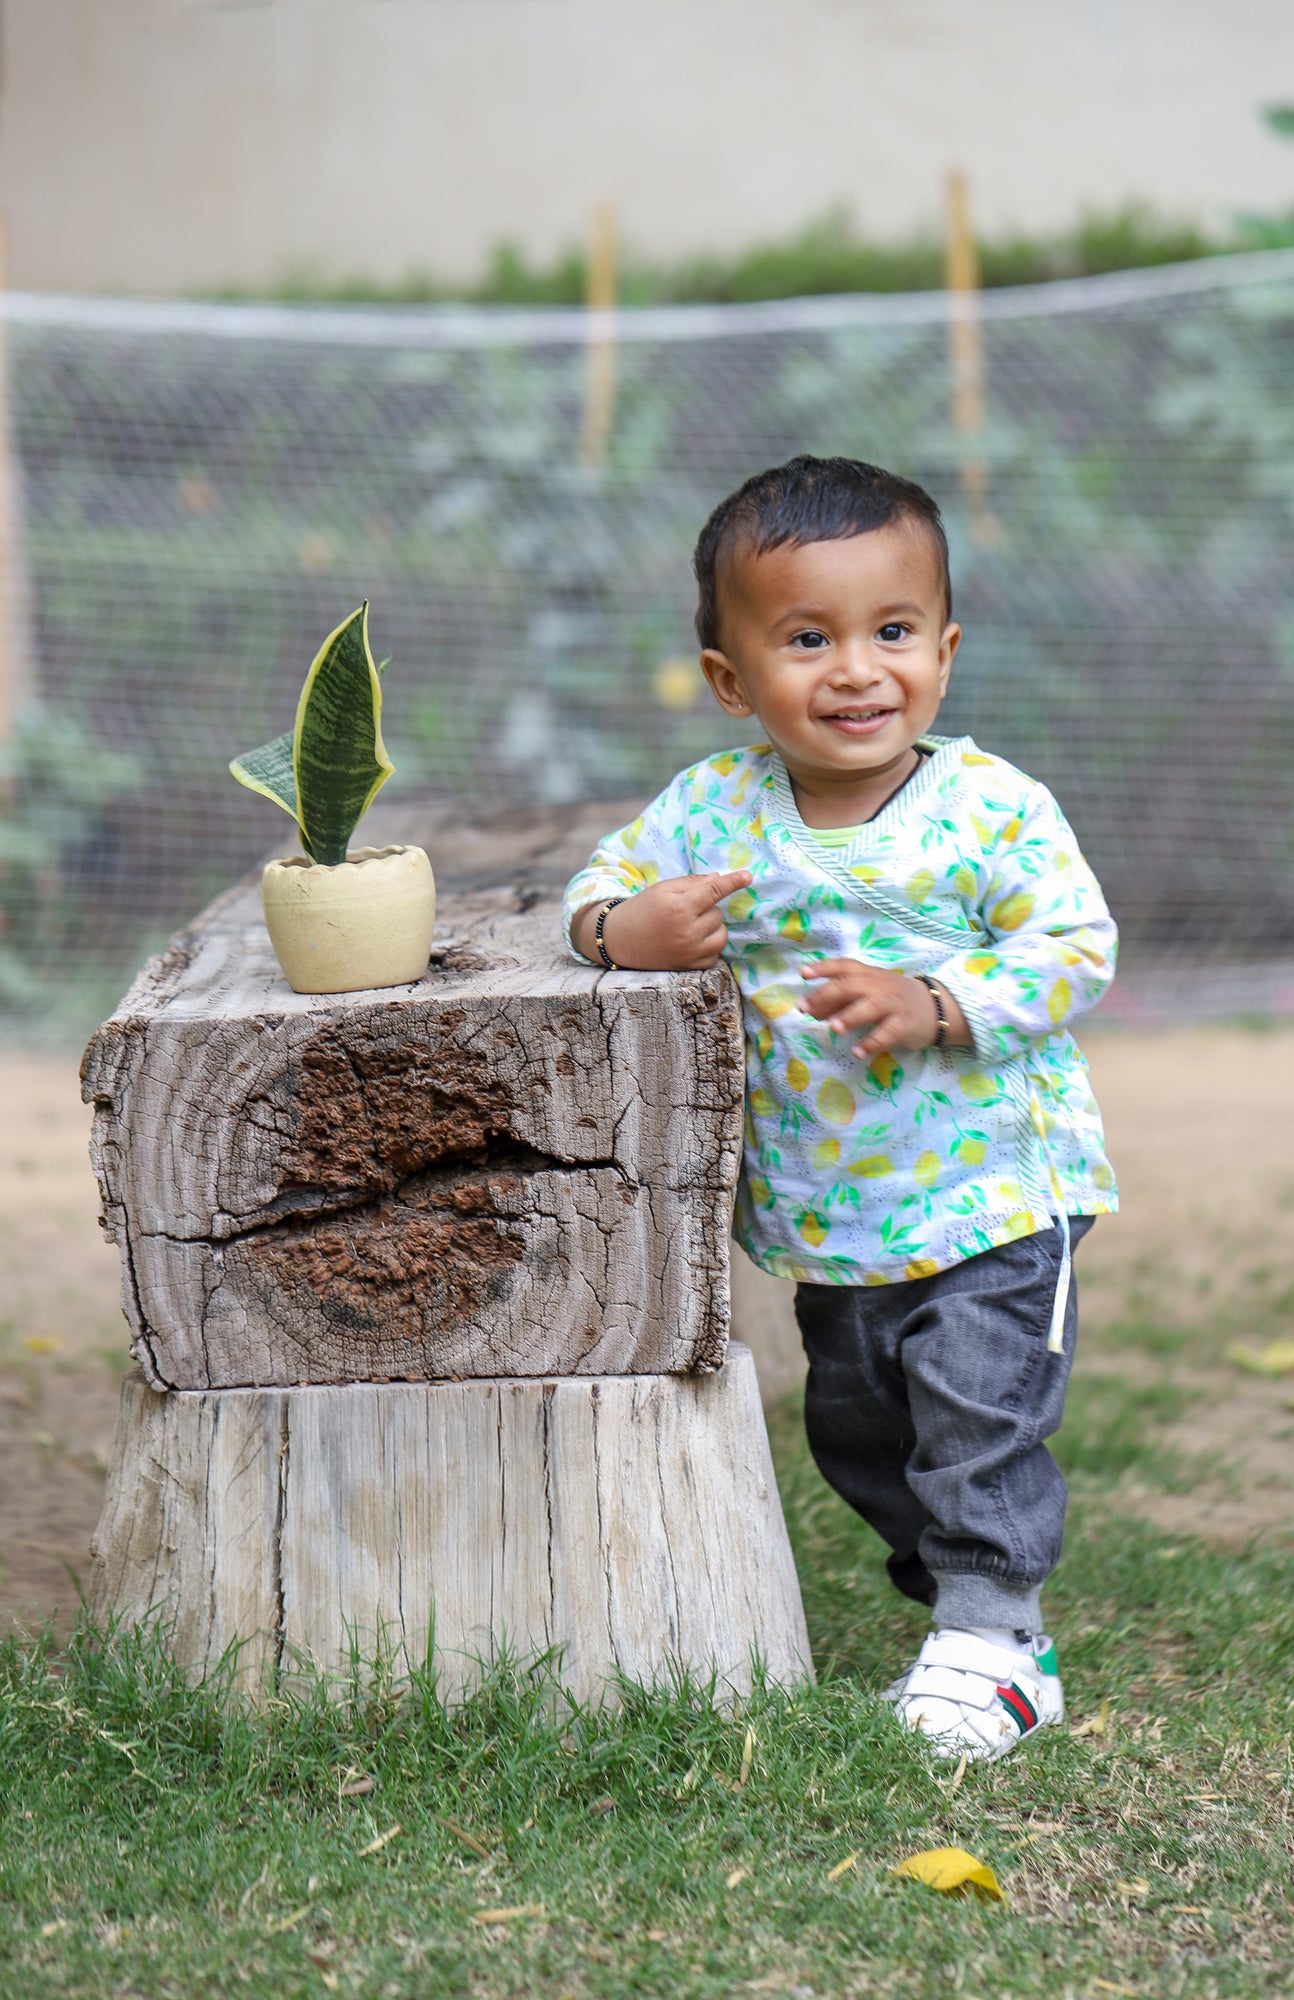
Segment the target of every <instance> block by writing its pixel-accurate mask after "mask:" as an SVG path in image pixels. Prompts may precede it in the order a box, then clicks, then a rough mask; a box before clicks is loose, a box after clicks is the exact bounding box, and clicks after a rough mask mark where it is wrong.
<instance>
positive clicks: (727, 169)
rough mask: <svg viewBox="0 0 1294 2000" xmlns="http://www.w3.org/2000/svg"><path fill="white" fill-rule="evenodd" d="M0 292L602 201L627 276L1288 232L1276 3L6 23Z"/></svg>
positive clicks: (262, 277)
mask: <svg viewBox="0 0 1294 2000" xmlns="http://www.w3.org/2000/svg"><path fill="white" fill-rule="evenodd" d="M3 23H4V30H3V31H4V75H3V84H2V88H0V205H2V206H3V207H4V208H5V209H6V210H7V211H8V214H9V217H10V225H11V252H10V273H9V279H10V282H11V283H13V284H16V285H22V286H31V287H50V288H60V289H80V288H85V289H100V288H103V289H110V290H158V291H178V290H183V289H185V288H186V287H202V286H207V287H209V286H216V285H219V284H222V283H226V282H238V283H243V284H256V283H260V282H265V281H270V280H273V279H275V278H277V277H280V276H281V275H282V274H283V273H284V271H285V270H286V268H287V267H288V266H290V265H292V264H300V263H311V264H314V265H316V266H318V267H320V268H322V269H323V270H325V271H327V272H329V273H332V274H342V273H361V274H365V275H368V276H372V277H381V278H387V279H391V278H396V277H399V276H400V275H402V274H403V273H405V272H406V271H408V270H410V269H411V268H416V267H419V266H421V267H424V268H427V267H429V268H432V269H434V270H436V271H438V272H442V273H448V274H454V275H464V274H468V273H470V272H472V271H473V270H475V269H476V268H477V267H478V266H479V264H480V262H481V260H482V258H483V256H484V254H485V252H486V250H487V249H488V247H489V246H490V245H492V244H493V243H495V242H497V241H498V240H499V239H500V238H503V237H513V238H515V239H518V240H520V241H522V242H523V243H525V244H526V245H527V246H528V247H529V248H530V249H532V250H533V251H535V252H537V253H539V254H541V255H544V254H548V253H551V252H552V251H553V250H554V249H556V248H557V247H559V246H561V245H562V244H564V243H566V242H568V241H570V240H572V239H576V238H579V237H581V236H582V235H583V233H584V229H585V219H586V216H587V213H588V209H589V205H590V203H591V202H592V201H593V200H595V199H596V198H599V197H608V198H610V199H612V200H614V201H615V202H616V203H617V205H618V207H619V210H620V215H621V220H622V228H623V231H624V233H625V235H626V237H628V238H629V239H631V240H632V241H633V242H634V243H636V244H637V245H638V246H640V247H641V248H643V249H645V250H649V251H653V252H674V251H680V250H685V249H691V248H705V247H716V246H718V247H727V248H730V247H734V246H736V245H737V244H739V243H743V242H748V241H750V240H753V239H758V238H760V237H764V236H768V235H774V234H778V233H781V232H784V231H786V230H788V229H791V228H793V227H794V226H795V225H797V224H799V223H801V222H802V221H804V220H805V219H806V218H807V217H808V216H811V215H813V214H815V213H818V212H821V211H822V210H823V209H824V208H826V207H827V206H829V205H830V204H832V203H835V202H846V203H848V204H849V205H850V207H851V208H852V209H853V211H854V214H855V217H856V219H857V221H858V222H859V223H860V224H861V225H862V226H863V227H864V228H865V229H866V230H868V231H869V232H872V233H874V234H877V235H895V234H899V233H902V232H904V231H906V230H908V229H910V228H911V227H912V226H913V225H919V224H921V223H923V222H931V221H933V220H934V218H935V217H936V215H937V212H938V206H939V199H940V186H941V177H942V174H943V171H944V169H945V167H946V166H948V165H949V164H953V163H957V164H961V165H962V166H964V167H965V168H966V169H967V170H968V172H969V173H970V175H971V177H972V183H973V191H974V196H975V203H976V209H977V215H978V219H979V221H980V222H981V224H983V225H984V226H986V227H989V228H993V229H997V228H1001V227H1005V226H1007V225H1010V224H1020V225H1023V226H1029V227H1047V226H1052V225H1063V224H1064V223H1066V222H1069V221H1071V220H1072V219H1073V218H1074V216H1075V215H1076V214H1077V213H1078V212H1079V211H1080V210H1081V209H1083V208H1084V207H1092V206H1105V207H1108V206H1110V205H1112V204H1115V203H1118V202H1121V201H1123V200H1125V199H1127V198H1129V197H1134V196H1141V197H1145V198H1147V199H1149V200H1151V201H1153V202H1155V203H1156V204H1158V205H1159V206H1161V207H1164V208H1168V209H1172V210H1175V211H1184V212H1188V213H1192V214H1195V215H1197V216H1199V217H1201V218H1203V219H1205V220H1209V221H1218V220H1222V219H1225V217H1226V216H1227V215H1228V214H1229V213H1230V212H1231V211H1232V210H1234V209H1236V208H1241V207H1253V208H1264V207H1266V208H1271V207H1275V206H1279V205H1292V204H1294V146H1292V145H1290V144H1289V143H1288V142H1286V143H1285V144H1283V145H1282V143H1281V142H1280V141H1279V140H1278V139H1276V138H1274V137H1273V136H1271V135H1270V134H1269V133H1267V132H1266V131H1265V130H1264V129H1263V128H1262V127H1261V125H1260V123H1259V120H1258V117H1257V108H1258V107H1259V106H1260V105H1261V104H1263V103H1265V102H1267V101H1269V100H1270V99H1271V98H1272V97H1277V98H1286V99H1294V4H1291V0H1232V4H1229V5H1223V4H1221V0H4V6H3Z"/></svg>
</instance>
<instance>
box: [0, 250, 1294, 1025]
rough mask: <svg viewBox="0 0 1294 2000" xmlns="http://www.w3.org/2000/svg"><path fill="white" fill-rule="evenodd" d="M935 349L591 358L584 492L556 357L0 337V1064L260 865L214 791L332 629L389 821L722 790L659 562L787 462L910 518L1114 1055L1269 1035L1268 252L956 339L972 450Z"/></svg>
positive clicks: (1290, 394)
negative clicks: (1088, 890) (1103, 978)
mask: <svg viewBox="0 0 1294 2000" xmlns="http://www.w3.org/2000/svg"><path fill="white" fill-rule="evenodd" d="M948 314H949V303H948V301H947V299H946V298H945V297H943V296H942V295H922V296H919V297H909V298H877V297H871V298H848V299H827V300H800V301H794V302H789V303H785V304H770V305H767V306H746V307H729V308H718V307H716V308H678V309H670V310H662V311H651V312H640V313H626V314H623V315H619V316H618V317H616V318H615V319H614V322H612V321H607V322H601V323H594V324H593V325H592V330H593V332H594V333H595V334H596V333H597V332H599V330H600V331H601V332H602V333H603V334H608V333H610V332H612V331H613V333H614V349H615V355H614V360H615V377H616V391H615V402H614V415H613V420H612V422H611V427H610V431H609V436H608V442H607V447H606V452H605V457H604V460H603V462H602V463H601V464H600V465H590V464H588V463H586V462H584V461H583V460H582V458H581V454H580V448H579V439H580V431H581V423H582V421H584V420H585V395H586V383H587V379H588V367H589V358H588V357H589V349H588V342H589V337H590V331H591V322H590V321H589V320H588V319H587V318H586V317H585V316H583V315H580V314H572V313H537V312H495V313H483V312H471V313H468V312H462V311H451V310H446V311H439V312H434V313H429V312H402V311H371V310H360V309H355V310H348V311H335V310H320V309H315V310H311V309H308V308H293V309H286V308H283V309H280V308H269V307H245V306H227V307H225V306H197V305H178V304H157V305H144V304H128V303H124V302H123V303H117V302H110V301H77V300H67V299H58V300H55V299H38V298H28V297H22V296H17V297H10V298H9V299H8V300H7V301H5V302H4V311H3V318H4V322H5V343H6V347H7V376H8V430H9V453H8V459H9V477H8V480H7V486H8V488H9V492H8V497H7V498H6V499H5V501H4V507H3V513H4V517H5V518H4V520H3V522H0V529H3V534H0V547H3V548H4V549H5V550H6V553H5V554H4V569H5V572H6V573H5V575H4V577H3V578H2V579H0V584H2V585H3V590H4V593H5V595H6V596H7V599H8V602H9V607H10V611H11V613H12V614H13V615H11V617H10V618H9V620H8V626H9V630H8V637H7V643H6V666H5V674H6V684H7V699H6V703H5V707H4V711H3V715H4V728H3V734H4V736H5V738H7V741H4V742H3V743H0V751H2V752H3V755H4V757H5V760H6V767H5V772H4V774H3V776H2V777H0V925H2V926H3V932H2V935H0V1021H2V1022H3V1023H4V1024H6V1025H7V1026H8V1027H9V1028H10V1029H11V1030H12V1029H13V1027H14V1026H15V1024H18V1025H19V1026H21V1025H22V1024H23V1023H26V1024H28V1025H33V1024H36V1023H42V1024H45V1025H46V1026H48V1025H49V1024H50V1023H51V1022H64V1023H66V1025H67V1028H68V1029H69V1030H71V1029H74V1028H77V1027H81V1026H84V1025H85V1024H86V1023H87V1022H88V1021H89V1020H90V1019H91V1018H92V1017H93V1016H95V1015H96V1014H97V1013H98V1012H99V1011H101V1010H102V1009H103V1008H104V1007H105V1006H107V1005H109V1004H111V1001H112V1000H113V999H114V997H115V994H116V992H117V991H118V990H119V989H120V986H121V984H122V983H123V981H124V979H125V977H126V975H127V974H128V973H129V972H130V970H131V969H132V967H133V965H134V964H135V963H136V962H137V961H138V959H139V957H140V956H141V954H142V953H143V951H144V950H145V948H147V947H150V946H152V945H155V944H156V943H157V941H158V940H159V939H160V938H161V937H162V936H163V935H164V934H165V933H166V931H167V930H168V929H169V928H170V927H172V926H173V925H174V924H176V923H178V922H179V921H181V920H183V919H184V918H185V917H187V916H189V915H190V914H192V912H193V911H194V910H196V908H197V907H198V906H199V905H200V903H201V902H202V901H203V900H204V899H205V898H206V897H207V896H208V895H209V894H210V893H211V892H213V891H214V890H216V889H217V888H219V887H221V886H223V885H224V884H225V883H226V882H228V881H229V880H230V879H231V878H232V877H233V876H235V875H236V874H238V873H239V872H240V871H242V870H243V869H244V868H246V867H247V866H248V865H249V864H250V863H251V862H252V861H253V860H254V859H255V858H256V857H257V856H258V855H260V854H262V853H263V852H265V851H266V849H267V848H269V847H270V846H271V845H273V843H274V842H275V841H276V840H280V839H282V838H283V836H284V835H287V836H288V837H289V844H290V829H289V828H288V827H287V825H286V822H284V821H283V820H282V817H281V815H279V814H277V813H276V812H275V810H274V808H273V807H272V806H269V805H268V804H265V803H263V802H262V801H259V800H256V799H254V798H252V797H251V796H250V795H249V794H248V793H246V792H244V791H241V790H240V789H239V788H238V787H236V786H235V785H234V783H233V781H232V780H231V779H230V778H229V777H228V775H227V772H226V764H227V761H228V758H229V757H230V756H231V755H232V754H233V753H235V752H237V751H240V750H244V749H247V748H250V747H251V746H252V745H254V744H256V743H258V742H261V741H263V740H264V739H265V738H267V737H269V736H271V735H273V734H275V733H276V732H277V731H278V730H280V729H282V728H284V727H286V726H287V725H288V723H289V722H290V720H291V716H292V712H293V706H294V702H295V697H296V693H297V690H298V688H299V685H300V681H301V677H302V674H303V672H304V669H305V667H306V665H307V664H308V662H309V659H310V657H311V655H312V653H313V651H314V648H315V646H316V645H317V643H318V641H319V640H320V639H321V638H322V636H323V635H324V633H325V632H326V631H328V630H329V629H330V628H331V626H332V625H334V624H335V623H336V622H337V621H338V620H339V619H340V618H341V617H342V616H344V615H345V614H346V613H347V612H348V611H350V610H352V609H353V608H354V606H355V605H356V604H357V603H358V602H359V601H360V599H361V598H363V597H368V598H369V599H370V600H371V603H372V612H371V621H372V631H373V639H374V645H375V648H376V650H377V651H378V653H379V654H390V655H391V656H392V662H393V663H392V667H391V670H390V672H389V674H388V676H387V680H386V704H387V706H386V716H385V733H386V738H387V742H388V745H389V746H390V748H391V751H392V754H393V756H394V758H395V762H396V765H397V776H396V778H395V779H393V780H392V782H391V785H390V786H389V787H388V789H387V792H386V793H385V794H384V797H385V798H386V799H392V800H394V799H396V798H398V797H399V796H400V794H401V793H403V795H404V796H405V797H406V798H410V797H411V796H412V795H413V794H414V793H415V792H417V793H422V794H426V793H432V794H435V795H438V796H441V797H446V796H466V797H470V798H472V799H474V800H475V801H476V802H477V803H478V804H479V803H482V802H486V803H490V804H493V805H496V806H498V807H499V808H502V807H503V806H505V805H506V804H509V803H522V802H525V801H530V800H535V799H539V800H554V801H555V800H566V799H574V798H579V797H596V796H612V795H620V796H623V795H625V794H627V793H632V792H641V793H642V794H643V795H644V796H647V795H649V794H650V793H651V792H652V791H654V790H655V789H656V788H657V787H658V786H659V785H660V784H661V783H663V782H664V781H665V780H666V779H667V778H668V777H670V776H671V775H672V773H673V772H674V771H676V770H677V769H678V768H680V767H681V766H682V765H683V764H685V763H686V762H688V761H689V760H690V759H691V758H692V757H693V756H695V755H697V754H699V753H701V752H703V751H705V750H707V749H713V748H716V747H720V746H721V744H722V743H723V742H725V741H726V740H727V737H728V734H729V727H728V725H727V724H726V723H725V722H724V720H723V718H721V717H720V716H719V715H718V712H717V711H715V710H714V709H713V708H712V707H711V705H710V701H709V696H708V695H707V694H706V693H705V690H704V688H703V687H702V685H701V683H700V681H699V678H698V677H697V676H696V675H695V672H694V670H693V669H692V668H691V667H689V666H688V665H687V664H686V662H688V661H689V659H691V658H694V653H695V648H694V643H693V640H692V635H691V614H692V589H691V578H690V570H689V555H690V550H691V546H692V542H693V540H694V538H695V535H696V532H697V529H698V528H699V526H700V524H701V522H702V520H703V519H704V518H705V516H706V514H707V513H708V512H709V510H710V508H711V507H712V506H713V505H714V503H715V502H716V500H718V499H719V498H720V497H721V496H722V495H723V494H724V493H725V492H727V491H729V490H730V489H731V488H732V487H733V486H734V485H736V484H737V483H738V482H739V481H740V480H741V479H743V478H744V477H745V476H746V475H747V474H748V473H750V472H752V471H755V470H757V469H758V468H760V467H761V466H764V465H767V464H772V463H775V462H776V461H778V460H780V459H783V458H785V457H787V456H789V455H791V454H792V453H794V452H797V451H804V450H808V451H817V452H824V453H829V452H843V453H848V454H851V455H854V456H858V457H863V458H868V459H872V460H876V461H879V462H880V463H883V464H886V465H889V466H891V467H893V468H894V469H895V470H898V471H902V472H905V473H907V474H909V475H910V476H912V477H914V478H916V479H919V480H920V481H921V482H922V483H923V484H925V485H927V486H928V487H929V488H930V489H931V490H932V491H933V492H934V493H935V495H936V496H937V498H938V499H939V501H940V503H941V505H942V506H943V508H944V510H945V515H946V518H947V520H948V526H949V532H950V539H951V542H952V551H953V574H954V584H955V589H956V593H957V611H958V615H959V617H960V618H961V620H962V622H963V624H964V626H965V628H966V634H967V636H966V640H965V643H964V646H963V650H962V653H961V656H960V659H959V662H958V668H957V673H956V677H955V683H954V689H953V693H952V695H951V697H950V700H949V702H948V704H947V707H946V709H945V711H944V717H943V720H942V722H941V725H940V726H941V727H943V728H946V729H949V730H953V731H960V730H963V729H966V730H970V731H972V732H973V733H974V734H975V735H976V736H977V737H978V738H979V739H980V740H981V742H983V743H984V744H986V745H987V746H989V747H991V748H993V749H994V750H997V751H999V752H1001V753H1002V754H1004V755H1005V756H1008V757H1010V758H1012V759H1014V760H1015V761H1016V762H1018V763H1020V764H1021V765H1023V766H1024V767H1025V768H1026V769H1027V770H1029V771H1031V772H1032V773H1034V774H1035V775H1036V776H1038V777H1041V778H1043V779H1044V780H1046V781H1047V782H1048V783H1049V784H1050V785H1051V786H1052V787H1053V789H1054V790H1055V791H1056V793H1057V794H1058V796H1059V797H1060V799H1061V801H1062V803H1063V805H1064V806H1065V808H1066V810H1067V811H1068V813H1069V815H1070V817H1071V819H1072V820H1073V821H1074V823H1075V825H1076V826H1077V828H1078V830H1079V833H1080V836H1081V838H1082V839H1083V842H1084V845H1085V847H1086V849H1087V851H1088V854H1089V856H1090V858H1091V859H1092V861H1093V864H1094V866H1095V867H1096V869H1097V871H1098V873H1099V874H1100V876H1101V878H1102V880H1103V882H1104V883H1105V886H1106V890H1107V893H1108V895H1109V898H1110V901H1111V904H1112V906H1113V908H1114V909H1115V912H1116V914H1117V915H1118V917H1119V919H1120V921H1121V924H1122V926H1123V932H1124V953H1125V958H1124V964H1125V968H1126V974H1125V979H1124V981H1123V984H1122V992H1123V994H1124V999H1123V1002H1122V1005H1123V1007H1124V1009H1125V1011H1128V1010H1135V1009H1136V1008H1137V1007H1139V1006H1143V1005H1146V1006H1153V1005H1154V1001H1155V995H1156V992H1157V991H1161V990H1162V991H1165V992H1167V993H1169V994H1170V995H1171V1003H1170V1004H1171V1008H1172V1011H1174V1012H1176V1013H1180V1012H1182V1011H1195V1012H1207V1011H1210V1010H1211V1009H1212V1010H1215V1011H1222V1010H1234V1009H1237V1008H1238V1009H1244V1010H1249V1011H1261V1010H1262V1009H1264V1008H1268V1007H1273V1006H1277V1007H1279V1006H1294V969H1292V968H1294V866H1292V865H1291V864H1292V863H1294V775H1292V773H1294V561H1292V556H1294V254H1292V253H1271V254H1268V255H1265V256H1258V257H1247V258H1235V259H1229V260H1220V261H1216V262H1210V263H1203V264H1196V265H1190V266H1181V267H1177V268H1175V269H1173V270H1169V271H1165V272H1157V273H1132V274H1124V275H1120V276H1116V277H1112V278H1102V279H1091V280H1084V281H1081V282H1075V283H1072V284H1064V285H1053V286H1048V287H1045V288H1038V289H1035V290H1031V291H1028V292H1016V293H990V294H987V295H985V296H984V297H983V299H982V301H981V303H980V329H981V338H982V350H983V371H984V392H983V393H984V420H983V425H982V429H981V430H980V432H979V434H978V436H971V435H969V434H968V433H967V431H966V430H965V428H964V427H963V428H961V429H958V428H957V427H956V425H955V423H954V420H953V410H954V401H955V398H954V393H953V391H954V384H953V382H952V380H951V377H950V361H949V327H948ZM968 464H969V466H970V470H969V472H968V471H967V470H966V468H967V466H968ZM977 468H978V469H977ZM981 495H982V497H978V496H981Z"/></svg>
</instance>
